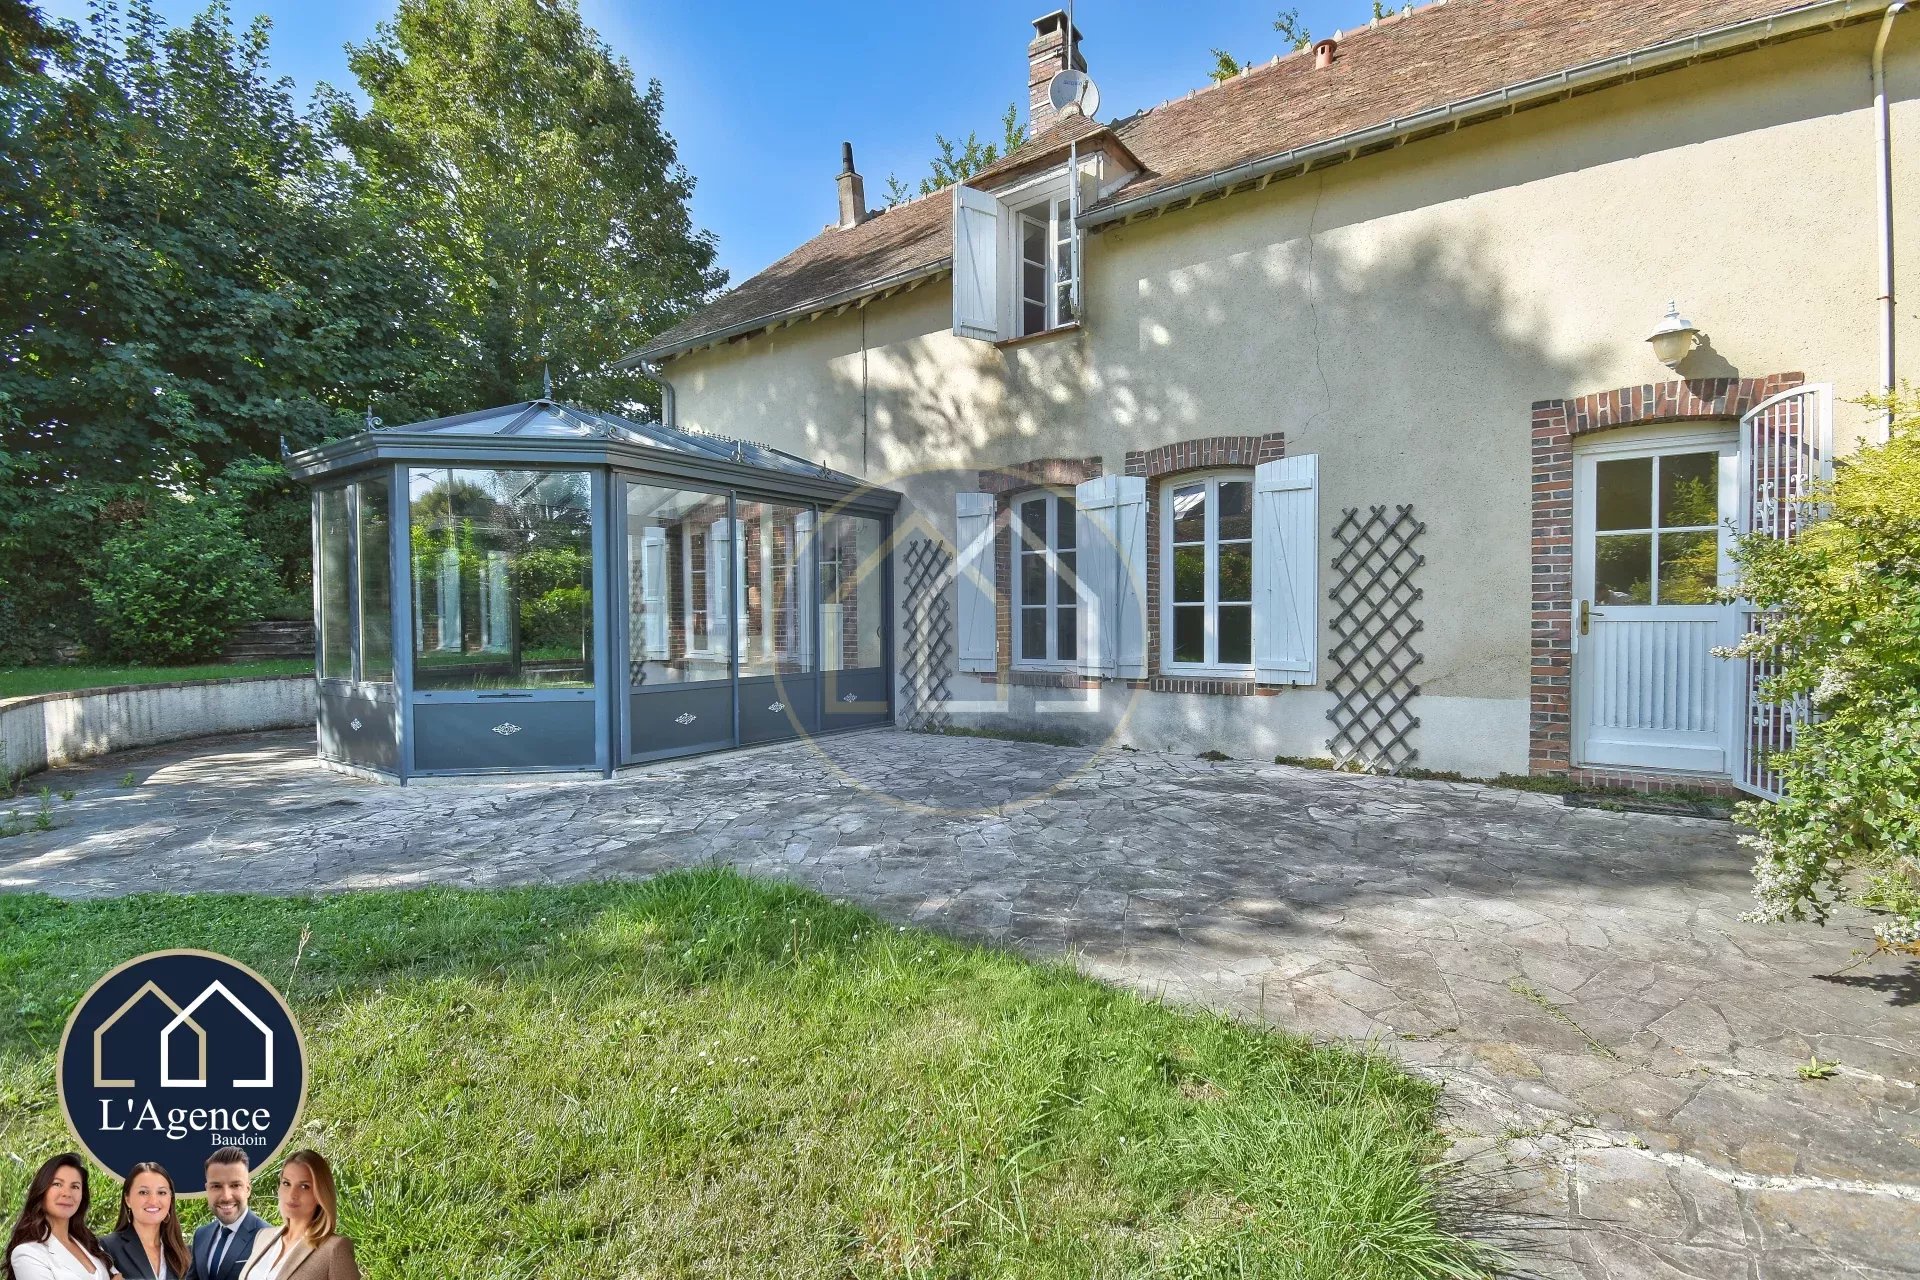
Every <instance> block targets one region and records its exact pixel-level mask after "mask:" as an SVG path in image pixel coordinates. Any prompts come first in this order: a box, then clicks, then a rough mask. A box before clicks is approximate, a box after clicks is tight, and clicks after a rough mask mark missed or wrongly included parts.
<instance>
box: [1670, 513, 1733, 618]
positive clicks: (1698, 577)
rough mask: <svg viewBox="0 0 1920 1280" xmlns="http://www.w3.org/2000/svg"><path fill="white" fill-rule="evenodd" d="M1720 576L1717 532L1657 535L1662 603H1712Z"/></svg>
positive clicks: (1709, 530) (1704, 531) (1705, 531)
mask: <svg viewBox="0 0 1920 1280" xmlns="http://www.w3.org/2000/svg"><path fill="white" fill-rule="evenodd" d="M1719 576H1720V535H1719V533H1718V532H1716V531H1714V530H1711V529H1708V530H1703V531H1702V532H1700V533H1663V534H1661V535H1660V601H1659V602H1660V603H1661V604H1712V603H1713V588H1714V584H1715V583H1716V582H1717V581H1718V580H1719Z"/></svg>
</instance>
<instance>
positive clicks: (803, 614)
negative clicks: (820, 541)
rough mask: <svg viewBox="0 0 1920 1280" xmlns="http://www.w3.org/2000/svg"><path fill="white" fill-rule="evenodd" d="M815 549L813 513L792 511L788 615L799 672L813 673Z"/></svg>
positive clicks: (816, 554)
mask: <svg viewBox="0 0 1920 1280" xmlns="http://www.w3.org/2000/svg"><path fill="white" fill-rule="evenodd" d="M819 554H820V553H819V549H818V548H816V547H815V546H814V545H813V512H811V511H800V512H796V513H795V515H794V517H793V554H792V555H791V556H789V557H788V560H787V592H788V595H787V600H788V603H789V606H790V607H789V610H788V616H789V618H791V619H792V623H791V625H792V627H793V631H794V635H793V650H794V654H793V656H794V659H795V661H797V662H798V663H799V664H800V668H799V669H800V670H802V671H811V670H813V639H814V637H813V632H814V628H815V627H816V626H817V625H818V620H817V619H816V617H815V615H814V610H813V605H814V600H815V598H816V597H817V595H818V593H817V592H816V591H815V590H814V587H813V575H812V574H811V573H809V572H807V570H808V569H809V568H810V567H811V566H812V564H813V561H814V559H815V557H817V556H818V555H819Z"/></svg>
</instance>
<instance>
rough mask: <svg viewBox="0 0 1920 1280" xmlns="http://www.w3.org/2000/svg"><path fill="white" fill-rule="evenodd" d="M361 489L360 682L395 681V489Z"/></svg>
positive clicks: (369, 483) (366, 484)
mask: <svg viewBox="0 0 1920 1280" xmlns="http://www.w3.org/2000/svg"><path fill="white" fill-rule="evenodd" d="M359 489H360V678H361V679H362V680H370V681H375V682H377V683H382V684H384V683H386V682H388V681H390V680H392V679H393V584H392V577H393V575H392V574H391V573H389V572H388V571H387V567H388V564H389V563H390V562H389V561H388V559H387V555H388V553H389V552H390V551H391V550H392V548H391V547H390V546H388V543H387V528H388V525H387V521H388V516H389V513H390V510H391V507H392V503H393V497H392V492H391V486H390V485H388V483H387V482H386V481H385V480H362V481H361V482H360V484H359Z"/></svg>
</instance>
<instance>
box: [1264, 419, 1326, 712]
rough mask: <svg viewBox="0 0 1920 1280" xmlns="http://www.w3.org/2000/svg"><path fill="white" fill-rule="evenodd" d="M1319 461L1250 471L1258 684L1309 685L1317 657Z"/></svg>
mask: <svg viewBox="0 0 1920 1280" xmlns="http://www.w3.org/2000/svg"><path fill="white" fill-rule="evenodd" d="M1319 583H1320V460H1319V458H1318V457H1317V456H1316V455H1314V454H1305V455H1303V456H1301V457H1298V458H1281V459H1279V460H1277V461H1274V462H1265V463H1262V464H1261V465H1260V466H1258V467H1255V468H1254V471H1253V668H1254V678H1255V679H1256V680H1258V681H1259V682H1260V683H1262V684H1312V683H1314V680H1315V663H1316V660H1317V659H1318V657H1319V652H1320V635H1319V618H1320V613H1319Z"/></svg>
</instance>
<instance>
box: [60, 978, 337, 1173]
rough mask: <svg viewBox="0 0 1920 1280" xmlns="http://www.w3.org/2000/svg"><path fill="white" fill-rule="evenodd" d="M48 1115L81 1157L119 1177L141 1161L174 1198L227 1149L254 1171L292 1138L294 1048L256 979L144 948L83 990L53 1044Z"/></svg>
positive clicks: (268, 992)
mask: <svg viewBox="0 0 1920 1280" xmlns="http://www.w3.org/2000/svg"><path fill="white" fill-rule="evenodd" d="M59 1071H60V1109H61V1110H62V1112H64V1113H65V1115H66V1118H67V1127H68V1128H69V1129H71V1130H72V1131H73V1136H74V1138H75V1139H77V1140H78V1141H79V1143H80V1145H81V1147H83V1148H84V1149H85V1150H86V1152H87V1154H88V1155H90V1156H92V1157H93V1158H94V1160H96V1161H97V1162H99V1163H100V1164H101V1165H103V1166H104V1167H106V1168H107V1169H108V1170H110V1171H112V1172H113V1173H114V1174H115V1175H116V1176H119V1177H122V1178H124V1177H126V1176H127V1170H128V1169H130V1168H131V1167H132V1166H134V1165H135V1164H138V1163H139V1162H140V1161H142V1160H157V1161H159V1162H160V1163H161V1164H163V1165H165V1166H166V1167H167V1171H168V1172H169V1173H170V1174H172V1175H173V1179H174V1183H175V1188H176V1191H177V1194H179V1195H183V1196H198V1195H204V1194H205V1193H206V1184H205V1181H204V1178H203V1162H204V1161H205V1160H206V1158H207V1156H208V1155H210V1154H211V1153H212V1152H213V1151H214V1150H215V1149H216V1148H218V1147H239V1148H240V1149H241V1150H243V1151H245V1152H247V1154H248V1156H249V1158H250V1163H251V1164H252V1165H253V1166H254V1167H255V1168H258V1167H259V1166H260V1165H262V1164H264V1163H266V1162H267V1161H268V1160H270V1159H272V1158H273V1156H274V1154H275V1153H277V1152H278V1151H279V1149H280V1147H281V1146H282V1145H283V1144H284V1143H285V1142H286V1140H287V1137H288V1135H289V1134H291V1133H292V1132H293V1129H294V1126H295V1124H297V1123H298V1121H299V1118H300V1109H301V1107H302V1106H303V1105H305V1103H306V1096H307V1058H306V1045H305V1043H304V1042H303V1041H302V1040H301V1037H300V1028H299V1025H298V1024H296V1023H295V1022H294V1020H293V1013H292V1011H291V1010H289V1009H288V1008H287V1002H286V1001H285V1000H283V999H281V997H280V993H279V992H278V991H275V990H274V989H273V987H272V985H270V984H269V983H268V982H267V980H266V979H264V978H262V977H261V976H260V975H259V974H257V973H255V972H254V971H253V970H251V969H249V968H247V967H246V966H245V965H243V964H240V963H238V962H237V961H233V960H229V959H227V958H226V957H225V956H221V955H215V954H214V953H213V952H211V951H155V952H153V953H151V954H149V955H144V956H140V957H139V958H137V959H134V960H129V961H127V962H126V963H125V964H123V965H121V966H120V967H119V968H117V969H115V970H114V971H113V972H111V973H109V974H108V975H107V976H106V977H104V978H102V979H100V981H98V982H96V983H94V984H93V989H92V990H90V991H88V992H87V994H86V995H84V996H82V997H81V999H80V1003H79V1004H78V1005H77V1006H75V1008H74V1011H73V1016H72V1017H71V1018H69V1019H67V1029H66V1033H65V1034H64V1035H63V1036H62V1037H61V1040H60V1062H59Z"/></svg>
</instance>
